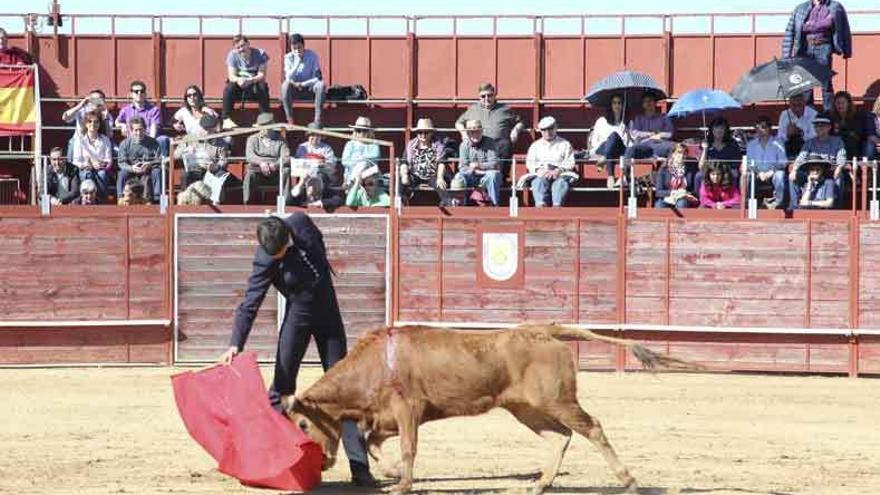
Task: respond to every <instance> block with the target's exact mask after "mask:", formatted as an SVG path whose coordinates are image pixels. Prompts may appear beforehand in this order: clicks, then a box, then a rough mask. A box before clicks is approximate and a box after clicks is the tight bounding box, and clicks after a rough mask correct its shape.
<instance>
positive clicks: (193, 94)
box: [186, 93, 202, 98]
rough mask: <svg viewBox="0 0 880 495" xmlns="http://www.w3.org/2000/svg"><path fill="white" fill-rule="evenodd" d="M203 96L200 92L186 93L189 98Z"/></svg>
mask: <svg viewBox="0 0 880 495" xmlns="http://www.w3.org/2000/svg"><path fill="white" fill-rule="evenodd" d="M201 96H202V95H200V94H198V93H187V94H186V97H187V98H199V97H201Z"/></svg>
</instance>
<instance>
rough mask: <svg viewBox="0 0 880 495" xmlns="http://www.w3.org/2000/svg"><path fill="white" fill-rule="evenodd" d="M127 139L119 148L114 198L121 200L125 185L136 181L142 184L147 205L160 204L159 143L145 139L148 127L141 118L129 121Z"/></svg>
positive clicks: (160, 164)
mask: <svg viewBox="0 0 880 495" xmlns="http://www.w3.org/2000/svg"><path fill="white" fill-rule="evenodd" d="M128 128H129V137H127V138H125V140H124V141H122V144H120V145H119V157H118V159H119V176H118V177H117V179H116V192H117V196H122V194H123V190H124V188H125V184H126V183H128V180H129V179H133V178H136V179H138V180H140V181H141V182H142V183H143V184H144V195H145V199H147V201H150V200H152V201H153V202H154V203H158V202H159V196H160V195H161V194H162V168H161V166H162V162H161V158H160V156H161V155H160V154H159V143H158V142H156V140H155V139H153V138H152V137H150V136H148V135H147V124H146V122H144V119H143V118H142V117H140V116H134V117H132V118H131V120H129V121H128Z"/></svg>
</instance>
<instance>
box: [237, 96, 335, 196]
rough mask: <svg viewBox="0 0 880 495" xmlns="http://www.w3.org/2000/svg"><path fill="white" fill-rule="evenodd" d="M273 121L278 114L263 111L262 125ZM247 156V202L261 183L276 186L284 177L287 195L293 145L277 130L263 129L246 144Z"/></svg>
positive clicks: (245, 182)
mask: <svg viewBox="0 0 880 495" xmlns="http://www.w3.org/2000/svg"><path fill="white" fill-rule="evenodd" d="M273 123H275V118H274V117H273V116H272V114H271V113H261V114H260V115H258V116H257V125H258V126H264V125H271V124H273ZM331 153H332V150H331ZM245 157H246V158H247V162H248V166H247V173H246V174H245V177H244V204H250V203H251V201H252V200H253V198H254V196H255V194H254V193H255V192H256V188H257V187H265V186H273V187H274V186H276V185H277V184H278V183H279V181H281V180H283V181H284V182H285V186H284V191H282V192H281V193H280V194H282V195H285V196H286V194H287V185H286V183H287V180H288V173H289V164H290V148H288V147H287V142H286V141H285V140H284V139H282V138H281V134H280V133H279V132H278V131H277V130H269V129H261V130H260V132H259V133H257V134H252V135H251V136H250V137H249V138H248V140H247V145H246V146H245Z"/></svg>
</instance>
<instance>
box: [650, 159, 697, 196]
mask: <svg viewBox="0 0 880 495" xmlns="http://www.w3.org/2000/svg"><path fill="white" fill-rule="evenodd" d="M686 156H687V149H686V148H685V146H684V145H683V144H677V145H675V147H674V148H673V149H672V152H671V153H670V154H669V160H667V162H666V166H665V167H662V168H661V169H660V171H659V172H658V173H657V176H656V177H655V179H654V195H655V196H656V197H657V201H655V202H654V208H673V207H674V208H677V209H682V208H690V207H691V206H693V205H696V204H697V203H699V200H698V199H697V197H696V196H694V195H693V194H692V193H691V192H690V191H689V190H688V180H687V173H686V168H685V162H684V161H685V157H686Z"/></svg>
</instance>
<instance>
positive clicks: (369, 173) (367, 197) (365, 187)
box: [345, 165, 391, 208]
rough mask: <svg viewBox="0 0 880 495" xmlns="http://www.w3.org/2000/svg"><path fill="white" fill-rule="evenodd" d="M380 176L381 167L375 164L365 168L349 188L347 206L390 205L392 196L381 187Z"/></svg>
mask: <svg viewBox="0 0 880 495" xmlns="http://www.w3.org/2000/svg"><path fill="white" fill-rule="evenodd" d="M379 176H380V174H379V167H377V166H375V165H373V166H371V167H367V168H365V169H363V171H362V172H361V173H360V174H359V175H358V176H357V177H355V180H354V184H353V185H352V186H351V188H350V189H349V190H348V195H347V196H346V198H345V206H348V207H351V208H360V207H373V206H377V207H383V208H387V207H388V206H390V205H391V197H390V196H388V193H386V192H385V191H383V190H382V188H381V187H379Z"/></svg>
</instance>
